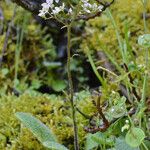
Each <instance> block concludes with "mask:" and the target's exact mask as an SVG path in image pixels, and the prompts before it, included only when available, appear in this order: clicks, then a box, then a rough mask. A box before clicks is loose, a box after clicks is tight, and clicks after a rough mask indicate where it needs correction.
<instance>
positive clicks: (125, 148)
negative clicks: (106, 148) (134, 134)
mask: <svg viewBox="0 0 150 150" xmlns="http://www.w3.org/2000/svg"><path fill="white" fill-rule="evenodd" d="M115 149H116V150H139V148H133V147H131V146H129V145H128V144H127V143H126V142H125V140H124V139H123V138H117V139H116V144H115Z"/></svg>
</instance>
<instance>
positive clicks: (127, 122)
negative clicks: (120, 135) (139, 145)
mask: <svg viewBox="0 0 150 150" xmlns="http://www.w3.org/2000/svg"><path fill="white" fill-rule="evenodd" d="M129 128H130V125H129V120H126V121H125V125H124V126H123V127H122V128H121V132H124V130H129Z"/></svg>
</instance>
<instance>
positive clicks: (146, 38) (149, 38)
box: [138, 34, 150, 47]
mask: <svg viewBox="0 0 150 150" xmlns="http://www.w3.org/2000/svg"><path fill="white" fill-rule="evenodd" d="M138 44H139V45H141V46H144V47H150V34H144V35H141V36H139V38H138Z"/></svg>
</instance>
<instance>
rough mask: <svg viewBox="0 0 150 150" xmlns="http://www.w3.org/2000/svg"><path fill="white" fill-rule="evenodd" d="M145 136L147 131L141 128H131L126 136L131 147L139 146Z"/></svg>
mask: <svg viewBox="0 0 150 150" xmlns="http://www.w3.org/2000/svg"><path fill="white" fill-rule="evenodd" d="M144 138H145V133H144V132H143V130H142V129H140V128H131V129H130V130H129V131H128V132H127V134H126V137H125V140H126V143H127V144H128V145H130V146H131V147H138V146H140V144H141V143H142V141H143V140H144Z"/></svg>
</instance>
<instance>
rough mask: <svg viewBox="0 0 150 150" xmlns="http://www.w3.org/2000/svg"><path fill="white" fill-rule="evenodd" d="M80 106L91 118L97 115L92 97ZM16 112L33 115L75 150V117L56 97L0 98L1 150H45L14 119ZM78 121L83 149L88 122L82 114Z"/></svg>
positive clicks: (82, 101) (66, 105) (79, 102)
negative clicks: (73, 122) (94, 113)
mask: <svg viewBox="0 0 150 150" xmlns="http://www.w3.org/2000/svg"><path fill="white" fill-rule="evenodd" d="M77 104H78V107H79V109H80V110H82V111H83V112H84V113H86V114H89V115H91V113H93V111H94V107H93V105H92V102H91V97H90V95H88V96H86V97H85V98H81V99H80V100H78V102H77ZM15 112H28V113H31V114H33V115H34V116H35V117H37V118H38V119H40V120H41V121H42V122H43V123H45V124H46V125H47V126H48V127H50V128H51V129H52V130H53V132H54V133H55V134H56V135H57V137H58V139H59V141H60V142H61V143H63V144H64V145H66V146H67V147H69V148H70V149H72V148H73V127H72V119H71V118H72V117H71V110H70V106H69V104H68V102H65V101H64V100H61V98H60V97H57V98H56V97H55V96H48V95H41V96H30V95H27V94H26V95H25V94H24V95H22V96H20V97H15V96H13V95H9V96H4V97H2V98H0V141H1V142H0V149H7V150H9V149H11V150H12V149H13V150H18V149H21V150H23V149H24V150H26V149H28V150H32V149H36V150H44V149H45V148H44V147H43V146H42V145H41V144H40V143H39V142H38V141H37V139H36V138H35V137H34V136H33V135H32V133H30V131H29V130H28V129H27V128H25V127H23V126H21V124H20V122H19V121H18V120H17V118H16V117H15V115H14V114H15ZM77 118H78V127H79V137H80V145H83V144H84V140H85V132H84V130H83V127H84V126H85V125H87V123H88V122H87V120H86V119H85V118H83V116H81V115H80V114H79V113H77Z"/></svg>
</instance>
